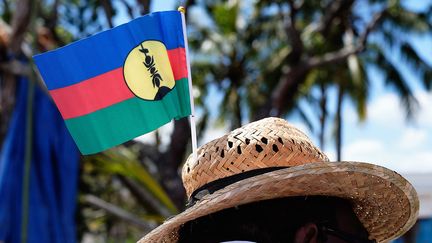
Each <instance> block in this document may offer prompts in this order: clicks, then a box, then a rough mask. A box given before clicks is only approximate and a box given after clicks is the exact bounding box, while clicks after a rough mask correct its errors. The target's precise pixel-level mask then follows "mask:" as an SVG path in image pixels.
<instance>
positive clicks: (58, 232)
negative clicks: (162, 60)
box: [0, 0, 432, 242]
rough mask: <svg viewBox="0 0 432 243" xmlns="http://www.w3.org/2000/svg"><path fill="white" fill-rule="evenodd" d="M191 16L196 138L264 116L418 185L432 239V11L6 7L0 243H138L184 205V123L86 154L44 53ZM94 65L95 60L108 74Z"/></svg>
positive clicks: (334, 154)
mask: <svg viewBox="0 0 432 243" xmlns="http://www.w3.org/2000/svg"><path fill="white" fill-rule="evenodd" d="M180 5H183V6H185V7H186V9H187V12H186V17H187V28H188V38H189V45H190V49H191V61H192V74H193V85H194V86H193V95H194V97H195V104H196V109H197V120H198V124H197V125H198V126H197V129H198V142H199V144H203V143H205V142H208V141H210V140H212V139H215V138H217V137H219V136H221V135H223V134H224V133H225V132H227V131H229V130H231V129H234V128H237V127H239V126H241V125H242V124H245V123H248V122H250V121H254V120H257V119H260V118H263V117H267V116H279V117H283V118H285V119H287V120H288V121H290V122H291V123H293V124H295V125H296V126H297V127H299V128H300V129H302V130H303V131H305V132H306V133H307V134H308V135H309V136H310V138H311V139H312V140H313V141H314V142H315V144H316V145H318V146H319V147H320V148H321V149H323V150H324V151H325V152H326V153H327V155H328V156H329V157H330V159H331V160H334V161H336V160H350V161H366V162H370V163H375V164H379V165H383V166H386V167H388V168H390V169H393V170H396V171H398V172H399V173H401V174H402V175H404V176H406V177H407V178H408V179H409V180H410V181H411V182H412V183H413V184H414V186H415V187H416V188H417V190H418V192H419V195H420V199H421V208H420V220H419V221H418V222H417V224H416V226H415V227H414V228H413V229H412V230H411V231H410V232H409V233H408V234H407V235H405V236H404V237H403V238H401V239H399V240H398V241H397V242H432V220H431V218H432V93H431V88H432V1H430V0H427V1H398V0H388V1H378V0H364V1H360V0H357V1H356V0H332V1H327V0H324V1H312V0H311V1H306V0H304V1H301V0H292V1H277V0H275V1H265V0H262V1H258V0H250V1H245V0H243V1H242V0H229V1H217V0H211V1H210V0H190V1H174V0H166V1H155V0H153V1H151V0H70V1H66V0H2V1H0V15H1V20H0V146H1V152H0V242H135V241H136V240H137V239H139V238H140V237H142V236H143V235H144V234H146V233H147V232H149V231H150V230H151V229H153V228H155V227H156V226H157V225H159V224H161V223H162V222H163V221H164V220H165V219H166V218H168V217H170V216H172V215H174V214H177V213H178V212H180V211H182V210H183V209H184V205H185V191H184V189H183V187H182V183H181V179H180V174H179V173H180V169H181V166H182V163H183V162H184V160H185V158H186V157H187V156H188V155H189V154H190V147H191V146H190V132H189V131H190V130H189V124H188V120H187V119H181V120H177V121H173V122H172V123H170V124H167V125H165V126H164V127H162V128H161V129H159V130H158V131H156V132H152V133H150V134H147V135H144V136H142V137H140V138H137V139H135V140H133V141H130V142H127V143H125V144H124V145H121V146H117V147H115V148H113V149H110V150H107V151H105V152H102V153H99V154H96V155H92V156H81V155H80V154H79V152H78V150H77V149H76V147H75V145H74V143H73V141H72V140H71V138H70V135H69V133H68V131H67V130H66V129H65V126H64V122H63V120H62V118H61V117H60V114H59V113H58V110H57V108H56V107H55V106H54V105H53V103H52V101H51V99H50V97H49V95H48V94H47V90H46V87H45V85H44V84H43V81H42V80H41V79H40V77H39V75H38V73H37V72H36V70H35V67H34V65H33V63H32V59H31V56H32V55H35V54H37V53H41V52H45V51H48V50H52V49H55V48H57V47H61V46H64V45H66V44H68V43H70V42H73V41H75V40H78V39H81V38H84V37H87V36H89V35H92V34H95V33H97V32H99V31H103V30H106V29H109V28H111V27H115V26H117V25H119V24H122V23H126V22H128V21H129V20H131V19H133V18H136V17H138V16H141V15H143V14H147V13H149V12H153V11H162V10H175V9H177V7H178V6H180ZM95 65H96V64H95Z"/></svg>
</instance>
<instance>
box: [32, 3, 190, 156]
mask: <svg viewBox="0 0 432 243" xmlns="http://www.w3.org/2000/svg"><path fill="white" fill-rule="evenodd" d="M34 61H35V63H36V65H37V67H38V69H39V71H40V74H41V76H42V78H43V79H44V81H45V83H46V85H47V87H48V90H49V92H50V94H51V96H52V98H53V100H54V102H55V103H56V105H57V107H58V109H59V111H60V113H61V115H62V116H63V119H64V120H65V123H66V126H67V128H68V129H69V131H70V133H71V135H72V137H73V139H74V140H75V142H76V144H77V145H78V148H79V150H80V151H81V153H82V154H92V153H97V152H100V151H102V150H105V149H107V148H110V147H112V146H115V145H118V144H121V143H123V142H126V141H128V140H130V139H133V138H135V137H137V136H140V135H142V134H145V133H147V132H150V131H153V130H155V129H157V128H159V127H160V126H162V125H164V124H166V123H168V122H170V121H171V120H172V119H173V118H174V119H179V118H181V117H185V116H188V115H190V114H191V107H190V100H189V98H190V97H189V88H188V70H187V63H186V51H185V43H184V36H183V28H182V16H181V13H180V12H178V11H165V12H156V13H152V14H149V15H146V16H143V17H140V18H137V19H135V20H132V21H131V22H129V23H127V24H123V25H120V26H118V27H116V28H113V29H111V30H108V31H104V32H101V33H98V34H96V35H94V36H91V37H89V38H86V39H83V40H80V41H77V42H74V43H72V44H69V45H67V46H65V47H62V48H59V49H57V50H54V51H50V52H47V53H44V54H40V55H37V56H35V57H34Z"/></svg>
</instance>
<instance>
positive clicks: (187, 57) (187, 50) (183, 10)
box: [178, 6, 197, 161]
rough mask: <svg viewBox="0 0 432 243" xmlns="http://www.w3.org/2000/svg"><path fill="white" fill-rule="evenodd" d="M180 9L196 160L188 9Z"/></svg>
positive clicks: (193, 149)
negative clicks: (187, 21) (187, 24)
mask: <svg viewBox="0 0 432 243" xmlns="http://www.w3.org/2000/svg"><path fill="white" fill-rule="evenodd" d="M178 11H179V12H180V13H181V16H182V27H183V38H184V45H185V51H186V65H187V71H188V82H189V98H190V105H191V115H190V116H189V122H190V128H191V137H192V138H191V139H192V156H193V158H194V161H196V160H197V136H196V125H195V104H194V98H193V94H192V93H193V89H192V72H191V67H190V60H189V47H188V40H187V33H186V18H185V12H186V9H185V8H184V7H183V6H180V7H179V8H178Z"/></svg>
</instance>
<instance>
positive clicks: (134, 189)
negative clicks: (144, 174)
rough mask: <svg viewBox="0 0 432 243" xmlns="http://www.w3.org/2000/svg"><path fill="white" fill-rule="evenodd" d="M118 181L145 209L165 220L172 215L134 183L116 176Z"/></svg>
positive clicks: (123, 177)
mask: <svg viewBox="0 0 432 243" xmlns="http://www.w3.org/2000/svg"><path fill="white" fill-rule="evenodd" d="M118 177H119V179H120V181H121V182H122V183H123V184H124V185H125V186H126V187H127V188H128V189H129V190H130V191H131V193H132V194H133V195H134V196H135V198H136V199H137V200H138V201H139V202H140V203H141V205H143V206H144V207H145V208H148V209H150V211H152V212H155V213H158V214H160V215H162V216H164V217H165V218H167V217H169V216H171V215H172V214H171V213H170V212H169V211H168V209H166V208H165V207H164V206H163V205H162V204H161V203H160V202H159V201H158V200H156V199H155V197H154V196H153V195H151V194H150V193H149V192H148V191H146V190H145V189H143V188H141V186H140V185H138V184H137V183H136V182H135V181H133V180H131V179H129V178H127V177H125V176H121V175H119V176H118Z"/></svg>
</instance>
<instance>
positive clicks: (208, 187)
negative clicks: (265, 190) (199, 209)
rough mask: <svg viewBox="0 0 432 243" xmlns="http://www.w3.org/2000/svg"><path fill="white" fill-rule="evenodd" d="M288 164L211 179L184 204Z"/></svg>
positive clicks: (187, 206)
mask: <svg viewBox="0 0 432 243" xmlns="http://www.w3.org/2000/svg"><path fill="white" fill-rule="evenodd" d="M289 167H290V166H278V167H266V168H260V169H255V170H250V171H246V172H242V173H239V174H235V175H232V176H228V177H225V178H221V179H218V180H215V181H212V182H210V183H207V184H205V185H204V186H202V187H200V188H198V189H196V190H195V191H194V192H193V193H192V195H191V196H190V198H189V199H188V202H187V204H186V208H189V207H192V206H193V205H195V203H197V202H198V201H199V200H201V199H202V198H203V197H204V196H205V195H209V194H213V193H214V192H215V191H218V190H220V189H222V188H225V187H226V186H229V185H231V184H234V183H236V182H239V181H241V180H244V179H247V178H250V177H254V176H257V175H261V174H265V173H268V172H272V171H276V170H281V169H286V168H289Z"/></svg>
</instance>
